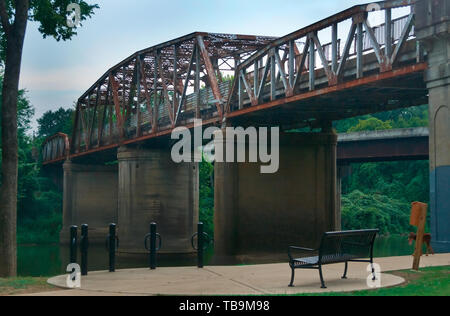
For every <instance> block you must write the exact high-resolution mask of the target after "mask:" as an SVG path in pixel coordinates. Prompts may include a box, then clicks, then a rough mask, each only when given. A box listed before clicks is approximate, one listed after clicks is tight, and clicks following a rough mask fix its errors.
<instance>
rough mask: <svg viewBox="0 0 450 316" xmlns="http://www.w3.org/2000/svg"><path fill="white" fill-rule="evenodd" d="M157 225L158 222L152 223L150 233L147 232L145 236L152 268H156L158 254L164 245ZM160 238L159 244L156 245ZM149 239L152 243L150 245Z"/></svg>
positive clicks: (145, 244)
mask: <svg viewBox="0 0 450 316" xmlns="http://www.w3.org/2000/svg"><path fill="white" fill-rule="evenodd" d="M156 230H157V225H156V223H151V224H150V233H149V234H147V235H146V236H145V238H144V246H145V249H147V250H148V252H149V255H148V262H149V266H150V269H151V270H155V269H156V266H157V263H156V254H157V252H158V251H159V250H160V249H161V245H162V239H161V235H160V234H158V233H157V232H156ZM158 239H159V244H158V246H156V241H157V240H158ZM148 240H150V245H148Z"/></svg>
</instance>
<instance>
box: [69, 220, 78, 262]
mask: <svg viewBox="0 0 450 316" xmlns="http://www.w3.org/2000/svg"><path fill="white" fill-rule="evenodd" d="M77 231H78V227H77V226H75V225H74V226H71V227H70V263H77V243H78V236H77V234H78V233H77Z"/></svg>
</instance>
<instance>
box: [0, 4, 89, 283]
mask: <svg viewBox="0 0 450 316" xmlns="http://www.w3.org/2000/svg"><path fill="white" fill-rule="evenodd" d="M69 3H77V4H79V5H80V11H81V12H80V20H81V21H83V20H85V19H87V18H88V17H90V16H91V15H92V14H93V11H94V9H96V8H98V5H96V4H94V5H89V4H88V3H86V2H85V1H82V0H15V1H13V0H0V22H1V23H0V25H1V31H0V35H2V39H3V40H2V41H1V42H0V44H3V45H4V46H3V47H2V51H4V58H5V62H4V68H5V73H4V78H3V86H2V112H1V130H2V169H1V179H2V182H1V187H0V205H1V208H0V240H1V241H2V242H1V243H0V277H2V276H6V277H8V276H15V275H16V274H17V259H16V251H17V241H16V223H17V186H18V137H17V136H18V122H17V109H18V102H17V100H18V96H19V76H20V68H21V63H22V50H23V44H24V39H25V32H26V28H27V23H28V21H35V22H38V23H39V31H40V32H41V33H42V34H43V36H44V37H47V36H52V37H54V38H55V39H56V40H58V41H59V40H69V39H71V38H72V36H74V35H76V28H71V27H69V26H68V25H67V17H68V16H69V15H70V14H71V13H70V12H68V11H67V6H68V5H69Z"/></svg>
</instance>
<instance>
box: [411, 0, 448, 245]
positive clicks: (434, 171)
mask: <svg viewBox="0 0 450 316" xmlns="http://www.w3.org/2000/svg"><path fill="white" fill-rule="evenodd" d="M416 14H417V20H416V34H417V38H418V39H419V40H420V41H421V42H422V43H423V44H424V45H425V47H426V50H427V52H428V70H427V71H426V75H425V80H426V82H427V87H428V89H429V108H430V169H431V170H430V171H431V173H430V190H431V196H430V204H431V233H432V239H433V248H434V250H435V251H437V252H450V225H449V223H450V199H449V196H450V103H449V102H450V35H449V32H450V20H449V17H450V4H449V3H448V1H447V0H437V1H436V0H433V1H431V0H422V1H420V2H419V3H418V4H417V5H416Z"/></svg>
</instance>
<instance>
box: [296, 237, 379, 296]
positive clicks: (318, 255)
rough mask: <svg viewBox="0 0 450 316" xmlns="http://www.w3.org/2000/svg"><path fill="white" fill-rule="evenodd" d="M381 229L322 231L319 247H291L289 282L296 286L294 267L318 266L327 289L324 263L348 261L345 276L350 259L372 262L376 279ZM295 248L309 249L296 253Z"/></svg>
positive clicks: (307, 267)
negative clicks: (375, 259)
mask: <svg viewBox="0 0 450 316" xmlns="http://www.w3.org/2000/svg"><path fill="white" fill-rule="evenodd" d="M378 232H379V230H378V229H370V230H355V231H342V232H328V233H325V234H324V235H323V237H322V241H321V243H320V247H319V249H309V248H303V247H294V246H291V247H289V250H288V255H289V266H290V267H291V270H292V276H291V283H290V285H289V286H290V287H292V286H294V278H295V269H318V270H319V275H320V282H321V284H322V288H323V289H326V286H325V282H324V280H323V274H322V266H323V265H326V264H333V263H345V271H344V276H343V277H342V278H343V279H346V278H347V270H348V263H349V262H369V263H370V264H371V265H372V273H373V280H375V270H374V268H373V245H374V242H375V238H376V236H377V234H378ZM294 251H295V252H301V253H304V254H305V253H308V256H305V257H294V256H293V252H294ZM365 258H370V259H365Z"/></svg>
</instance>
